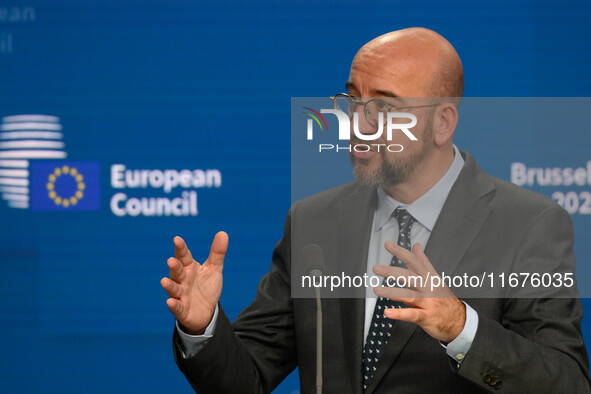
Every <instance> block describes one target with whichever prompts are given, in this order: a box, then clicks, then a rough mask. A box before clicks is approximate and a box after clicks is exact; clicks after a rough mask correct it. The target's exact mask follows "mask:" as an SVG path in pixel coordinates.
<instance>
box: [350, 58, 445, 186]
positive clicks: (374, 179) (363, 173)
mask: <svg viewBox="0 0 591 394" xmlns="http://www.w3.org/2000/svg"><path fill="white" fill-rule="evenodd" d="M414 63H415V64H413V61H412V59H411V60H409V58H404V57H403V59H402V60H396V58H395V57H394V58H392V57H385V56H382V55H376V54H375V53H371V51H369V53H364V51H363V49H362V50H361V51H360V52H359V53H358V54H357V56H356V57H355V59H354V60H353V64H352V66H351V72H350V75H349V81H348V83H347V87H348V90H349V94H350V95H352V96H355V97H363V98H362V99H361V100H362V101H364V102H365V101H368V100H370V99H371V98H376V97H379V98H382V99H383V100H384V101H385V102H387V103H389V104H390V105H392V106H394V107H404V106H409V105H410V106H416V105H427V104H430V102H429V101H428V99H427V98H424V99H419V97H426V96H427V95H428V89H425V86H427V85H428V84H427V83H426V82H425V81H429V78H431V74H430V69H428V68H427V67H424V66H423V67H422V66H421V65H420V63H419V65H417V64H416V62H414ZM433 110H434V108H432V107H431V108H429V107H427V108H413V109H402V110H400V111H399V112H409V113H412V114H414V115H415V116H416V117H417V125H416V126H415V127H413V128H412V129H410V131H411V132H412V133H413V134H414V135H415V136H416V137H417V139H418V141H411V140H410V139H409V138H408V137H407V136H406V135H405V134H404V133H403V132H402V131H400V130H398V131H396V130H395V131H394V132H393V134H392V140H386V134H387V133H386V126H384V130H383V134H382V137H380V138H379V139H378V140H375V141H360V140H358V139H356V138H355V137H354V134H353V133H351V134H352V136H353V137H352V139H351V141H350V144H351V145H352V146H355V145H357V144H369V145H370V146H371V144H385V145H390V144H400V145H402V146H403V147H404V149H403V151H402V152H389V151H388V150H387V149H384V147H382V148H381V149H380V151H379V152H378V150H377V148H376V147H374V148H372V150H371V151H369V152H355V150H354V149H352V152H351V153H350V159H351V164H352V165H353V172H354V174H355V176H356V177H357V179H359V180H361V181H362V182H364V183H366V184H369V185H375V186H381V187H390V186H394V185H397V184H399V183H401V182H404V181H406V180H407V179H408V178H409V176H412V175H413V171H414V170H415V169H416V168H417V166H419V165H420V164H421V163H422V162H423V160H424V158H425V157H426V156H427V155H428V154H429V153H430V151H431V149H432V147H433V133H432V131H433V130H432V125H433V112H434V111H433ZM357 112H358V113H359V131H360V132H361V133H364V134H375V132H376V127H374V126H372V125H371V124H370V123H369V122H368V121H367V119H366V116H365V114H364V111H363V106H362V105H358V106H357ZM384 119H386V116H385V114H384ZM395 123H398V122H395ZM399 123H408V119H406V120H403V119H400V122H399ZM351 124H353V122H351ZM360 150H361V149H360Z"/></svg>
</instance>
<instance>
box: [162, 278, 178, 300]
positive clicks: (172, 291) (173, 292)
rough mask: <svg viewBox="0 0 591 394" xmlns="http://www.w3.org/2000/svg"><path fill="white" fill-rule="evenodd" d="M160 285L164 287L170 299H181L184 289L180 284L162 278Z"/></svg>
mask: <svg viewBox="0 0 591 394" xmlns="http://www.w3.org/2000/svg"><path fill="white" fill-rule="evenodd" d="M160 284H161V285H162V287H163V288H164V290H166V293H167V294H168V295H169V296H170V297H172V298H181V295H182V294H183V289H182V287H181V286H180V285H179V284H178V283H175V282H174V281H172V280H170V279H168V278H162V280H160Z"/></svg>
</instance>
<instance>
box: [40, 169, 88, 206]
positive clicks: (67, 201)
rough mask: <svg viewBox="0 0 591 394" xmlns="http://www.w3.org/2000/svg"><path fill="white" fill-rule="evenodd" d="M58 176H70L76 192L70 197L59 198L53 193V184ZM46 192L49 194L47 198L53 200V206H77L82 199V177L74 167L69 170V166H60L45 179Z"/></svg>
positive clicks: (83, 187) (84, 187) (84, 186)
mask: <svg viewBox="0 0 591 394" xmlns="http://www.w3.org/2000/svg"><path fill="white" fill-rule="evenodd" d="M60 176H71V177H72V178H74V180H75V181H76V192H75V193H74V195H72V196H70V197H64V196H59V195H58V194H57V193H56V191H55V182H56V181H57V179H58V178H59V177H60ZM47 181H48V182H47V190H48V192H49V198H51V199H52V200H53V202H54V203H55V205H60V206H62V207H64V208H68V207H69V206H70V205H76V204H78V201H80V200H81V199H82V197H84V189H86V185H85V184H84V177H83V176H82V174H80V173H79V172H78V170H77V169H76V168H75V167H72V168H70V167H69V166H62V167H61V168H60V167H58V168H56V169H55V170H54V171H53V173H51V174H49V177H48V178H47Z"/></svg>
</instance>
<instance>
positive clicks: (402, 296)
mask: <svg viewBox="0 0 591 394" xmlns="http://www.w3.org/2000/svg"><path fill="white" fill-rule="evenodd" d="M373 292H374V293H375V294H376V295H378V296H380V297H382V298H388V299H390V300H392V301H400V302H403V303H405V304H406V305H410V306H415V307H421V306H422V305H424V298H423V297H421V296H420V295H421V294H420V293H419V292H418V291H416V290H411V289H403V288H400V287H383V286H379V287H374V289H373Z"/></svg>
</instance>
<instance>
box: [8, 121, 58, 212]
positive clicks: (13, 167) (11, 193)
mask: <svg viewBox="0 0 591 394" xmlns="http://www.w3.org/2000/svg"><path fill="white" fill-rule="evenodd" d="M61 130H62V125H61V124H60V119H59V118H58V117H56V116H51V115H13V116H5V117H3V118H2V123H1V124H0V192H1V193H2V199H3V200H5V201H6V202H7V203H8V206H9V207H12V208H20V209H27V208H29V201H30V192H29V185H30V179H29V161H30V160H31V159H65V158H66V157H67V154H66V151H65V144H64V142H63V139H64V135H63V134H62V132H61Z"/></svg>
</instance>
